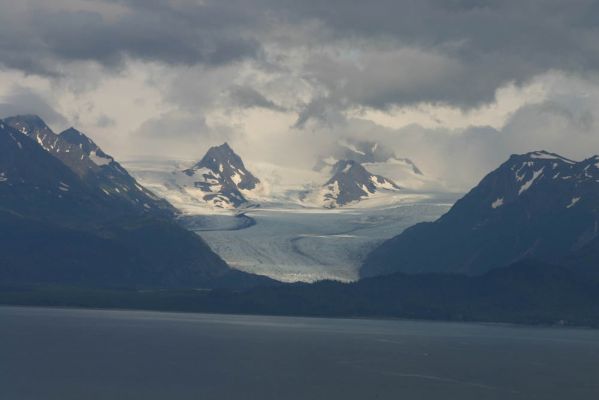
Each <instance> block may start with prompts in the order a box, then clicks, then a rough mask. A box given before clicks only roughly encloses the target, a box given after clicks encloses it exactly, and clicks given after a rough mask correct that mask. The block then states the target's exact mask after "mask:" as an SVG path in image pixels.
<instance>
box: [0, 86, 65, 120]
mask: <svg viewBox="0 0 599 400" xmlns="http://www.w3.org/2000/svg"><path fill="white" fill-rule="evenodd" d="M20 114H36V115H39V116H40V117H42V119H44V121H46V122H47V123H48V124H50V125H57V126H62V127H64V126H66V125H67V119H66V118H65V117H64V116H63V115H62V114H60V113H59V112H57V111H56V110H55V109H54V108H53V107H52V106H51V105H50V104H49V103H48V102H47V101H46V100H45V99H44V98H43V97H42V96H40V95H39V94H37V93H36V92H34V91H32V90H31V89H29V88H26V87H22V86H18V85H15V86H13V87H12V88H11V89H10V91H9V92H8V93H7V94H6V95H5V96H3V97H1V98H0V118H5V117H9V116H12V115H20Z"/></svg>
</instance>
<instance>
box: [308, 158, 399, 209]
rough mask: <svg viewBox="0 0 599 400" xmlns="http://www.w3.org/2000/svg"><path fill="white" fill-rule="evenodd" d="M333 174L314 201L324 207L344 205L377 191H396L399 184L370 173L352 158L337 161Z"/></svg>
mask: <svg viewBox="0 0 599 400" xmlns="http://www.w3.org/2000/svg"><path fill="white" fill-rule="evenodd" d="M332 173H333V176H332V177H331V178H330V179H329V180H328V181H327V182H326V183H325V184H324V185H323V187H322V188H321V189H320V190H319V191H318V192H317V199H316V201H317V202H318V203H320V204H322V206H324V207H326V208H335V207H340V206H345V205H348V204H350V203H353V202H357V201H360V200H363V199H365V198H368V197H370V196H372V195H374V194H376V193H377V192H379V191H397V190H399V186H397V185H396V184H395V183H393V182H392V181H390V180H389V179H387V178H384V177H382V176H380V175H374V174H371V173H370V172H368V171H367V170H366V168H364V167H363V166H362V165H361V164H360V163H358V162H356V161H352V160H341V161H339V162H337V163H336V164H335V165H334V167H333V170H332Z"/></svg>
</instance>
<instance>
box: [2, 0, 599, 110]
mask: <svg viewBox="0 0 599 400" xmlns="http://www.w3.org/2000/svg"><path fill="white" fill-rule="evenodd" d="M84 5H85V6H84ZM113 8H115V10H113ZM598 17H599V4H598V3H597V2H596V1H592V0H573V1H570V2H567V3H566V2H563V1H558V0H549V1H547V0H526V1H503V2H495V1H487V0H451V1H446V0H443V1H441V0H403V1H394V0H376V1H371V2H364V1H361V0H360V1H358V0H353V1H347V0H344V1H341V0H332V1H327V2H322V1H316V0H306V1H301V2H298V1H290V0H276V1H274V0H244V1H241V0H205V1H203V2H201V3H199V2H195V1H189V0H178V1H174V0H171V1H139V0H120V1H117V0H114V1H109V0H104V1H102V0H98V1H95V2H84V1H74V0H72V1H66V0H62V1H57V2H51V3H49V2H45V1H42V0H32V1H28V2H25V3H23V5H18V6H15V5H14V2H9V1H8V0H0V63H1V64H3V65H5V66H7V67H11V68H17V69H20V70H23V71H25V72H27V73H34V74H49V75H53V74H54V75H64V74H66V73H68V71H66V70H65V65H66V64H68V63H72V62H81V61H93V62H97V63H99V64H101V65H103V66H105V67H107V68H114V67H122V66H123V63H125V62H126V61H127V60H128V59H134V60H141V61H144V62H158V63H162V64H165V65H186V66H197V65H203V66H207V67H210V68H218V67H219V66H223V65H229V64H231V63H238V62H241V61H244V60H255V61H256V62H257V63H259V64H260V65H261V68H263V69H264V70H273V69H275V70H276V69H279V70H284V69H285V68H286V67H288V65H287V64H286V62H287V61H288V60H289V58H290V57H294V56H295V55H296V54H301V57H303V59H304V61H305V62H303V63H301V64H300V65H299V66H297V67H298V68H299V70H297V71H293V72H294V73H297V74H299V75H302V76H303V77H304V78H305V79H306V80H307V81H311V82H312V83H314V85H321V86H322V87H323V88H326V90H327V91H328V92H329V94H328V96H326V97H324V98H327V99H329V100H331V104H351V105H361V106H365V107H373V108H378V109H385V108H388V107H390V106H391V105H397V104H399V105H403V104H417V103H421V102H428V103H444V104H451V105H454V106H456V107H461V108H472V107H477V106H479V105H480V104H484V103H489V102H492V101H494V96H495V93H496V90H497V89H498V88H500V87H502V86H504V85H506V84H509V83H511V82H515V83H516V84H523V83H525V82H528V81H529V80H530V79H532V78H533V77H535V76H538V75H540V74H543V73H546V72H547V71H552V70H560V71H566V72H569V73H576V74H580V75H588V74H591V75H594V74H596V73H597V70H598V69H599V30H597V29H596V28H597V24H596V21H597V18H598ZM254 89H255V88H254ZM314 90H316V91H318V90H319V88H314ZM260 93H262V92H260ZM262 94H263V95H264V93H262ZM304 103H306V102H304Z"/></svg>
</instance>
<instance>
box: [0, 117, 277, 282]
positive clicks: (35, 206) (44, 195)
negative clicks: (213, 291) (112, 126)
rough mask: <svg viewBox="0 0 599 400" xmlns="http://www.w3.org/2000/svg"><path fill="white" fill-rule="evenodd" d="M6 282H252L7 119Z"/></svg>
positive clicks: (3, 147) (1, 264)
mask: <svg viewBox="0 0 599 400" xmlns="http://www.w3.org/2000/svg"><path fill="white" fill-rule="evenodd" d="M0 176H1V177H2V179H1V181H0V281H2V282H3V283H7V284H32V283H35V284H38V283H44V284H47V283H53V284H76V285H87V286H96V287H115V286H118V287H207V288H212V287H221V286H232V287H246V286H248V285H250V286H251V285H255V284H261V283H268V282H270V280H268V279H266V278H261V277H256V276H252V275H249V274H245V273H242V272H239V271H234V270H231V269H230V268H229V267H228V266H227V265H226V264H225V262H224V261H222V259H220V257H218V256H217V255H216V254H215V253H214V252H212V250H210V248H209V247H208V246H207V245H206V244H205V243H204V242H203V241H202V240H201V239H200V238H199V237H198V236H197V235H195V234H194V233H192V232H189V231H187V230H185V229H183V228H182V227H180V226H179V225H178V224H177V223H176V222H175V221H174V220H173V219H172V218H171V217H158V216H155V215H153V214H151V213H137V212H134V211H135V210H136V209H134V208H131V207H129V208H126V209H124V208H122V207H121V205H122V201H121V200H120V199H119V198H118V197H113V196H107V195H105V194H101V193H99V191H97V190H95V188H93V187H91V186H90V185H89V184H88V183H87V182H85V181H83V180H82V179H81V178H80V177H79V176H78V175H77V174H75V173H74V172H73V171H72V170H71V169H70V168H68V167H67V166H66V165H64V164H63V163H62V162H61V161H60V160H59V159H58V158H56V157H54V156H53V155H52V154H50V153H49V152H48V151H46V150H44V149H43V148H42V147H41V146H40V145H39V144H38V143H36V142H34V141H33V140H32V139H31V138H30V137H28V136H26V135H23V134H21V133H20V132H18V131H16V130H15V129H13V128H11V127H9V126H7V125H5V124H4V123H3V122H1V121H0Z"/></svg>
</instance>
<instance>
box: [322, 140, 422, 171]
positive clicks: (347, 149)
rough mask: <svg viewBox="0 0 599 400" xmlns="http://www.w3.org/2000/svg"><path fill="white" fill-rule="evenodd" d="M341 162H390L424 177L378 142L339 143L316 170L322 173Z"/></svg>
mask: <svg viewBox="0 0 599 400" xmlns="http://www.w3.org/2000/svg"><path fill="white" fill-rule="evenodd" d="M339 160H350V161H356V162H358V163H360V164H372V163H388V162H389V163H392V164H395V165H402V166H404V167H405V168H407V169H409V170H410V171H411V172H413V173H414V174H417V175H422V171H421V170H420V169H419V168H418V167H417V166H416V164H415V163H414V162H413V161H412V160H410V159H409V158H400V157H397V156H396V155H395V153H394V152H393V151H392V150H390V149H388V148H386V147H384V146H382V145H381V144H379V143H378V142H371V141H358V140H342V141H339V142H338V143H337V147H336V148H335V149H334V150H333V152H332V154H330V155H328V156H326V157H320V158H319V160H318V162H317V163H316V166H315V167H314V169H316V170H317V171H321V170H323V169H324V168H326V167H329V168H330V167H333V166H334V165H335V164H336V163H337V161H339Z"/></svg>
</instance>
